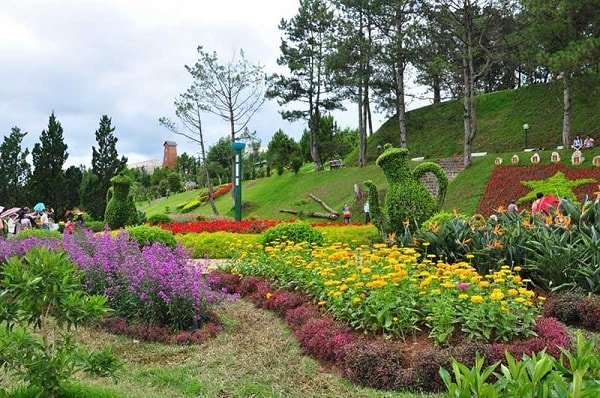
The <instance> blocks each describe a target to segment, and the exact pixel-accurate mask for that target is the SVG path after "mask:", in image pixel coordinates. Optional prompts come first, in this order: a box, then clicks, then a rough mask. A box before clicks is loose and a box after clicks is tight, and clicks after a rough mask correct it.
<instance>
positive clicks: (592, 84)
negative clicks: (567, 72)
mask: <svg viewBox="0 0 600 398" xmlns="http://www.w3.org/2000/svg"><path fill="white" fill-rule="evenodd" d="M572 96H573V107H572V124H571V131H572V132H573V135H574V134H576V133H580V134H582V135H584V134H591V135H592V136H593V137H595V139H596V141H598V139H600V112H598V108H599V106H600V75H590V76H586V77H585V78H581V79H579V80H575V81H574V86H573V89H572ZM476 106H477V117H478V123H479V127H478V133H477V136H476V137H475V140H474V142H473V150H474V151H475V152H479V151H484V152H509V151H516V150H520V149H522V148H523V147H524V144H525V135H524V132H523V124H525V123H528V124H529V125H530V130H529V136H528V146H530V147H545V148H553V147H556V146H557V145H560V143H561V131H562V115H563V113H562V86H561V83H560V82H553V83H551V84H536V85H531V86H528V87H524V88H522V89H519V90H505V91H500V92H495V93H490V94H483V95H480V96H478V97H477V105H476ZM407 129H408V148H409V150H410V152H411V154H413V156H426V157H427V158H440V157H449V156H455V155H458V156H459V155H461V154H462V151H463V148H462V144H463V118H462V104H461V103H460V102H458V101H450V102H444V103H442V104H438V105H431V106H426V107H423V108H419V109H415V110H413V111H411V112H408V114H407ZM386 142H390V143H393V144H394V145H396V146H397V145H398V144H399V136H398V122H397V120H396V119H395V118H391V119H390V120H389V121H387V122H386V123H385V124H384V125H383V126H382V127H381V128H380V129H379V130H378V131H377V132H376V133H375V134H374V135H373V136H372V137H370V138H369V142H368V149H367V154H368V158H369V159H370V160H373V159H374V158H375V157H376V156H377V155H376V153H377V149H376V148H377V145H383V144H384V143H386ZM357 158H358V154H357V152H353V153H351V154H349V155H348V156H347V157H346V160H345V162H346V163H347V164H349V165H352V164H356V159H357Z"/></svg>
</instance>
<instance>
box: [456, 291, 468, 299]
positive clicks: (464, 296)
mask: <svg viewBox="0 0 600 398" xmlns="http://www.w3.org/2000/svg"><path fill="white" fill-rule="evenodd" d="M458 298H459V299H460V300H466V299H468V298H469V295H468V294H464V293H463V294H459V295H458Z"/></svg>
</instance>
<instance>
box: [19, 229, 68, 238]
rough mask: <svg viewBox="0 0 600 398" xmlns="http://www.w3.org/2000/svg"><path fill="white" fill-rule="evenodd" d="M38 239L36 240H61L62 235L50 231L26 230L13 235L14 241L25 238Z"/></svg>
mask: <svg viewBox="0 0 600 398" xmlns="http://www.w3.org/2000/svg"><path fill="white" fill-rule="evenodd" d="M31 237H34V238H38V239H47V238H56V239H62V234H61V233H60V232H58V231H50V230H47V229H26V230H23V231H21V232H19V233H18V234H16V235H15V239H18V240H25V239H27V238H31Z"/></svg>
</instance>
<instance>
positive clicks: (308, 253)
mask: <svg viewBox="0 0 600 398" xmlns="http://www.w3.org/2000/svg"><path fill="white" fill-rule="evenodd" d="M233 271H234V272H236V273H239V274H241V275H259V276H264V277H266V278H269V279H270V280H272V281H274V282H276V283H277V284H278V285H279V286H282V287H285V288H297V289H300V290H302V291H305V292H307V293H308V294H309V295H310V296H311V297H313V298H314V299H315V300H316V301H318V302H319V304H320V305H321V306H323V307H324V308H326V309H327V310H328V311H331V312H332V314H334V316H335V317H336V318H337V319H340V320H344V321H346V322H348V324H349V325H351V326H352V327H353V328H355V329H358V330H364V331H368V332H371V333H373V332H374V333H377V332H379V333H385V334H389V335H391V336H396V337H406V336H407V335H410V334H412V333H413V332H416V331H417V330H419V329H426V330H428V331H429V335H430V337H431V338H433V339H435V340H436V341H437V342H439V343H446V342H447V341H448V340H449V339H450V338H451V337H452V336H453V335H454V334H455V333H456V331H457V330H460V331H461V332H462V333H464V334H466V335H467V336H469V337H470V338H473V339H481V340H486V341H495V340H509V339H512V338H514V337H515V336H527V335H529V334H530V333H531V327H532V324H533V321H534V319H535V317H536V315H537V313H538V310H537V304H536V298H535V294H534V292H532V291H530V290H528V289H527V288H526V287H525V286H524V283H523V280H522V279H521V277H520V276H519V275H518V269H517V270H514V269H510V267H508V266H504V267H502V269H500V270H498V271H496V272H494V273H492V274H489V275H485V276H483V275H479V274H477V272H476V271H475V270H474V269H473V268H472V267H471V265H470V264H469V263H466V262H463V263H452V264H448V263H444V262H441V261H439V262H435V261H432V259H431V258H425V259H422V260H419V254H418V253H417V252H416V251H415V250H414V249H410V248H405V249H399V248H397V247H391V248H390V247H388V246H387V245H385V244H376V245H374V247H373V248H370V247H366V246H362V247H359V248H357V249H352V248H351V247H350V246H347V245H333V246H325V247H319V246H313V245H310V244H306V243H293V242H281V243H276V244H275V245H272V246H266V247H265V249H264V251H262V252H256V251H253V252H247V253H244V254H243V255H242V256H241V259H240V261H238V262H237V263H236V266H235V268H234V270H233Z"/></svg>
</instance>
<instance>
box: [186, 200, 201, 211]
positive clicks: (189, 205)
mask: <svg viewBox="0 0 600 398" xmlns="http://www.w3.org/2000/svg"><path fill="white" fill-rule="evenodd" d="M202 203H203V202H202V200H201V199H200V198H194V199H192V200H190V201H188V202H186V203H185V204H184V205H183V207H182V208H181V212H182V213H189V212H190V211H192V210H194V209H196V208H198V207H200V205H201V204H202Z"/></svg>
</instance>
